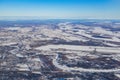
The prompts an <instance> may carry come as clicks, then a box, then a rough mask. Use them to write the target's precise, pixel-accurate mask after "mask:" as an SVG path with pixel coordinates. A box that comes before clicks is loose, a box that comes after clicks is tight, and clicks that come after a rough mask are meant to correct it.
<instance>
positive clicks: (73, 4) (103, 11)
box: [0, 0, 120, 19]
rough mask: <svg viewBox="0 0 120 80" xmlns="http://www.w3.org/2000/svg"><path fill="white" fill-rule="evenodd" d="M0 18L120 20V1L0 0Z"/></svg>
mask: <svg viewBox="0 0 120 80" xmlns="http://www.w3.org/2000/svg"><path fill="white" fill-rule="evenodd" d="M0 16H32V17H33V16H39V17H41V18H72V19H76V18H77V19H83V18H84V19H89V18H90V19H91V18H94V19H96V18H97V19H120V0H0Z"/></svg>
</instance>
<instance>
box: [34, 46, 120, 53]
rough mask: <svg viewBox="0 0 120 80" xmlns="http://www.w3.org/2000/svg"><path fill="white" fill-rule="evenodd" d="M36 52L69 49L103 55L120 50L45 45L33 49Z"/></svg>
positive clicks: (119, 50)
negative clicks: (102, 53) (95, 52)
mask: <svg viewBox="0 0 120 80" xmlns="http://www.w3.org/2000/svg"><path fill="white" fill-rule="evenodd" d="M35 49H36V50H51V49H69V50H80V51H90V52H91V51H93V50H95V49H96V50H97V52H104V53H120V48H113V47H112V48H111V47H99V46H78V45H46V46H41V47H37V48H35Z"/></svg>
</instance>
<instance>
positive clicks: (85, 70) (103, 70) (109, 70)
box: [53, 55, 120, 73]
mask: <svg viewBox="0 0 120 80" xmlns="http://www.w3.org/2000/svg"><path fill="white" fill-rule="evenodd" d="M57 58H58V55H56V58H55V59H53V64H54V65H55V66H56V67H58V68H60V69H62V70H63V71H69V72H71V71H80V72H104V73H109V72H119V71H120V69H85V68H78V67H74V68H70V67H67V66H65V65H60V64H59V63H57V61H56V59H57Z"/></svg>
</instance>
